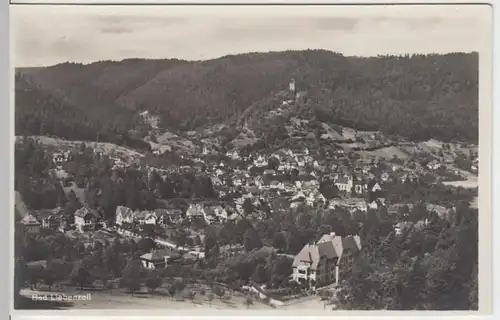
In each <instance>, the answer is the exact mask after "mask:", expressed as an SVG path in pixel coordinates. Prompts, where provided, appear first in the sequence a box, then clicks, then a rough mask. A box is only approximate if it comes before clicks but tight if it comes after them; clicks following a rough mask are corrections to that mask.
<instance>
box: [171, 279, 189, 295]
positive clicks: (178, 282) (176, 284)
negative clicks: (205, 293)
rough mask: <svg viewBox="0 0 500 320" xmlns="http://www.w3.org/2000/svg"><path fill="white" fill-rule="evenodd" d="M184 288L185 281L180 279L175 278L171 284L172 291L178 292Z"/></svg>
mask: <svg viewBox="0 0 500 320" xmlns="http://www.w3.org/2000/svg"><path fill="white" fill-rule="evenodd" d="M185 288H186V283H185V282H184V281H182V280H175V281H174V283H173V284H172V290H173V291H174V293H180V292H182V290H184V289H185Z"/></svg>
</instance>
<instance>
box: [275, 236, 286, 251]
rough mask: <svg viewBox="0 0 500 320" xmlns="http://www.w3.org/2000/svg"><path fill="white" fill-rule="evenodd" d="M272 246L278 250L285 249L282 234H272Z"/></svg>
mask: <svg viewBox="0 0 500 320" xmlns="http://www.w3.org/2000/svg"><path fill="white" fill-rule="evenodd" d="M273 246H274V247H275V248H276V249H278V250H285V249H286V238H285V235H284V234H283V232H276V233H275V234H274V239H273Z"/></svg>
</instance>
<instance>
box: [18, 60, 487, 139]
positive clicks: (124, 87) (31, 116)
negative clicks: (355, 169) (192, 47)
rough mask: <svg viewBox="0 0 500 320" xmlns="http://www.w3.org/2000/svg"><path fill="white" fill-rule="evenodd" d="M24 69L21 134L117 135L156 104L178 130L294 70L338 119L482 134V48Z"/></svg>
mask: <svg viewBox="0 0 500 320" xmlns="http://www.w3.org/2000/svg"><path fill="white" fill-rule="evenodd" d="M17 71H18V76H17V77H16V134H22V133H26V134H40V133H44V134H53V135H58V136H61V137H64V138H68V139H91V140H96V139H97V137H96V132H99V139H100V140H103V141H104V140H111V138H110V137H108V136H114V134H115V133H116V132H119V133H120V134H121V136H123V135H126V132H127V130H126V129H133V128H136V127H137V126H140V124H138V123H137V122H138V120H137V118H136V117H135V115H136V114H137V112H136V111H138V110H150V111H152V112H157V113H158V114H160V115H161V116H162V120H163V121H162V124H164V126H168V128H166V129H168V130H172V131H175V130H183V129H195V128H197V127H199V126H203V125H207V124H214V123H221V122H227V123H234V121H235V120H236V119H237V118H235V116H238V115H241V114H243V113H244V111H245V110H246V109H247V108H248V107H250V106H251V105H252V104H253V103H255V102H256V101H260V100H262V99H266V97H270V96H274V95H275V94H276V93H278V92H280V91H282V90H283V89H286V88H287V84H288V82H289V81H290V79H291V78H294V79H295V80H296V84H297V90H299V91H307V92H308V99H307V103H306V105H307V106H310V107H311V108H314V109H315V110H320V113H321V117H322V119H323V120H325V121H327V122H330V123H336V124H338V125H345V126H349V127H354V128H357V129H360V130H380V131H382V132H384V133H386V134H396V135H400V136H403V137H406V138H409V139H412V140H425V139H428V138H430V137H434V138H437V139H441V140H466V141H470V142H477V139H478V54H477V53H470V54H464V53H453V54H447V55H436V54H433V55H412V56H409V55H406V56H381V57H374V58H359V57H345V56H342V55H340V54H337V53H333V52H329V51H324V50H306V51H286V52H271V53H249V54H243V55H235V56H226V57H222V58H219V59H214V60H208V61H198V62H187V61H181V60H140V59H131V60H124V61H121V62H111V61H103V62H97V63H93V64H89V65H83V64H74V63H65V64H60V65H56V66H53V67H48V68H28V69H18V70H17ZM62 110H64V111H62ZM56 114H57V117H54V116H53V115H56ZM82 119H85V122H83V121H82ZM48 120H49V121H48ZM139 122H140V121H139ZM78 123H80V125H78ZM82 123H85V125H83V124H82ZM92 135H93V136H92ZM113 139H114V138H113ZM121 139H124V138H123V137H122V138H121ZM125 139H126V137H125ZM117 142H121V144H123V142H122V141H117Z"/></svg>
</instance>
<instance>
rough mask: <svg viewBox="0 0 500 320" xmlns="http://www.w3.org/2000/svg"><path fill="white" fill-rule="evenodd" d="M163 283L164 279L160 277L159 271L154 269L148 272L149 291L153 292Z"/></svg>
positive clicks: (147, 285)
mask: <svg viewBox="0 0 500 320" xmlns="http://www.w3.org/2000/svg"><path fill="white" fill-rule="evenodd" d="M161 283H162V279H161V278H160V274H159V273H158V271H156V270H153V271H150V272H149V273H148V275H147V278H146V287H147V288H148V289H149V292H151V293H153V292H154V291H155V290H156V289H157V288H159V287H160V286H161Z"/></svg>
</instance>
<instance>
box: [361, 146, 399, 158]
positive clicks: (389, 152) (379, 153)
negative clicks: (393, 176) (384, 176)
mask: <svg viewBox="0 0 500 320" xmlns="http://www.w3.org/2000/svg"><path fill="white" fill-rule="evenodd" d="M356 153H357V154H359V155H360V156H362V157H378V158H384V159H391V158H392V157H394V156H396V157H398V158H399V159H407V158H408V154H407V153H406V152H404V151H402V150H401V149H399V148H398V147H386V148H380V149H377V150H373V151H364V150H363V151H356Z"/></svg>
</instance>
